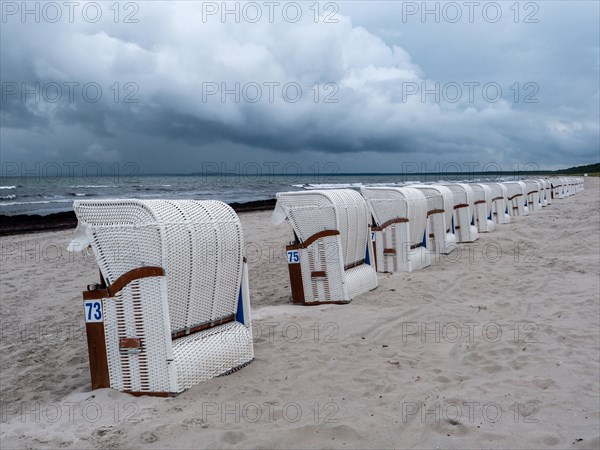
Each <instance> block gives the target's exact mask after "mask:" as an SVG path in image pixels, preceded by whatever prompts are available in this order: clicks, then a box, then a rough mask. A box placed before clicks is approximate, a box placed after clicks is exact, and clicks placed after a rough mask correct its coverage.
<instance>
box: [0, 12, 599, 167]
mask: <svg viewBox="0 0 600 450" xmlns="http://www.w3.org/2000/svg"><path fill="white" fill-rule="evenodd" d="M13 3H14V2H13ZM405 3H406V2H405ZM408 3H410V2H408ZM15 4H17V5H19V4H20V3H15ZM419 4H420V3H419ZM138 6H139V11H138V12H137V13H136V16H135V18H136V19H137V20H138V22H137V23H124V22H123V17H124V16H123V14H121V16H120V18H119V22H118V23H115V20H113V19H114V17H113V16H111V15H110V14H111V13H112V11H109V10H108V6H107V7H106V8H104V9H103V13H104V15H103V18H102V20H99V21H98V22H96V23H91V22H90V21H86V20H83V19H81V17H80V16H77V15H75V18H74V19H75V20H74V21H73V23H69V21H68V20H61V21H60V22H57V23H48V22H47V21H44V20H43V19H44V17H41V18H42V20H41V21H40V23H36V22H35V21H34V20H32V19H31V18H29V20H26V21H25V22H23V20H21V17H20V16H17V15H15V16H5V17H4V19H5V22H4V23H2V36H1V37H2V41H1V42H2V52H1V56H0V58H1V61H0V62H1V69H0V70H1V75H2V82H3V86H2V88H3V98H2V112H1V120H2V122H1V126H2V134H1V137H0V140H1V144H2V159H3V161H25V162H35V161H42V162H43V161H73V160H76V161H86V160H98V161H101V162H106V163H109V162H112V161H121V162H122V161H137V162H138V163H139V165H140V167H141V168H142V170H144V171H147V172H182V171H183V172H187V171H191V170H190V168H195V167H198V165H200V164H201V163H202V162H203V161H226V162H227V161H228V162H234V161H242V162H244V161H261V160H269V161H273V160H279V161H289V160H293V159H294V158H296V159H297V160H300V159H306V158H313V159H314V160H322V161H329V160H332V161H336V162H337V163H338V165H339V166H340V168H341V170H344V171H388V170H391V168H394V167H398V166H399V164H400V163H401V162H403V161H418V162H424V163H428V164H433V163H435V162H448V161H458V162H461V161H479V162H481V163H485V162H498V163H501V164H510V163H513V162H522V163H525V162H531V161H533V162H536V163H537V164H538V165H539V166H541V167H547V168H553V167H558V166H562V165H571V164H578V163H588V162H595V161H596V160H597V158H598V147H599V134H598V133H599V131H598V101H599V94H598V28H597V23H595V22H594V20H592V19H590V18H593V17H594V14H595V15H596V16H595V17H597V12H598V11H597V9H598V5H597V4H593V2H588V3H582V4H580V5H579V7H580V8H574V7H572V6H568V5H566V4H565V5H563V6H562V7H561V6H560V4H559V5H556V4H553V5H550V6H549V5H545V4H542V3H540V5H539V16H538V17H539V21H538V23H536V24H526V23H514V20H513V21H511V20H505V21H503V22H501V23H494V24H491V23H489V22H486V21H485V20H474V21H473V23H469V22H465V23H448V22H445V21H444V20H441V21H440V22H439V23H437V22H435V21H423V20H420V19H419V20H416V21H414V20H413V21H412V22H411V21H410V20H403V16H402V3H401V2H381V3H376V6H375V5H374V4H373V2H369V3H366V2H364V3H356V2H353V3H346V4H342V5H341V9H340V11H339V12H338V13H337V15H336V16H335V18H336V19H337V23H323V17H321V18H320V20H319V23H315V21H314V20H313V17H312V16H311V15H309V14H307V13H308V9H307V8H304V13H305V14H304V16H303V18H302V20H300V21H299V22H298V23H290V21H286V20H281V18H279V20H277V16H275V20H274V21H273V23H270V22H269V21H268V20H267V21H265V20H263V21H260V22H258V23H247V22H246V23H244V20H241V21H240V23H236V22H235V21H234V20H233V19H232V18H231V17H230V18H229V20H226V21H225V22H226V23H222V21H221V20H220V18H219V17H218V16H214V17H213V16H210V17H207V16H206V15H204V16H203V7H202V4H201V3H200V2H186V3H184V2H178V3H163V2H160V3H159V2H153V3H150V2H144V3H139V5H138ZM123 12H124V11H121V13H123ZM205 12H206V10H205ZM311 14H312V13H311ZM408 18H412V16H410V17H408ZM63 19H65V18H64V17H63ZM242 19H243V17H242ZM404 19H407V18H406V17H404ZM442 19H444V18H443V17H442ZM509 19H510V17H509ZM559 25H560V29H561V30H562V31H561V33H560V34H559V33H556V32H555V30H556V29H557V27H558V26H559ZM236 83H239V86H240V88H239V89H237V95H238V97H239V98H235V97H236V94H234V93H232V92H230V93H229V94H226V95H225V97H223V98H222V88H225V89H229V90H230V91H231V90H236ZM286 83H287V86H288V90H287V91H286V90H284V89H283V87H284V86H286ZM315 83H319V84H318V87H315V86H317V85H315ZM327 83H331V84H327ZM436 83H439V85H437V86H439V87H437V91H438V95H437V97H438V98H436V94H435V93H431V92H430V93H429V94H426V95H424V96H423V90H424V89H429V90H431V89H434V90H435V89H436ZM465 83H466V84H465ZM514 83H519V84H518V86H517V88H516V91H517V92H518V100H516V99H515V85H514ZM526 83H530V84H529V85H526ZM469 84H470V86H471V87H472V88H473V92H469ZM486 84H489V85H490V86H489V87H490V90H489V91H484V89H483V87H484V86H485V85H486ZM492 85H493V86H492ZM37 86H39V87H37ZM56 86H59V87H60V89H61V91H60V99H59V100H58V101H55V100H56V96H57V93H56ZM457 86H458V88H459V89H461V92H460V95H458V98H457V94H458V91H456V87H457ZM473 86H475V87H473ZM297 87H299V88H300V89H301V90H302V95H301V96H299V98H297V99H296V98H295V94H297V92H296V88H297ZM496 88H500V89H501V91H502V95H501V96H495V94H494V92H495V91H494V90H495V89H496ZM15 89H16V92H15ZM23 89H28V90H29V93H24V92H23ZM98 89H99V90H100V93H101V95H100V97H98V96H97V95H96V93H98ZM271 89H272V91H271ZM415 90H416V91H415ZM36 91H37V92H36ZM258 92H260V93H261V95H260V97H257V93H258ZM490 92H491V94H490ZM286 94H288V98H287V99H286V98H285V97H284V96H285V95H286ZM527 95H530V99H533V100H537V102H535V103H526V102H524V98H526V96H527ZM470 96H472V97H473V98H470ZM257 98H258V100H257ZM353 155H354V156H353ZM359 155H360V157H359Z"/></svg>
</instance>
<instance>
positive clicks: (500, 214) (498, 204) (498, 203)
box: [485, 183, 510, 224]
mask: <svg viewBox="0 0 600 450" xmlns="http://www.w3.org/2000/svg"><path fill="white" fill-rule="evenodd" d="M485 185H486V186H488V187H489V188H490V190H491V192H492V207H491V217H492V220H493V221H494V222H495V223H496V224H507V223H510V215H509V214H508V205H509V201H508V189H507V188H506V186H504V185H503V184H502V183H485Z"/></svg>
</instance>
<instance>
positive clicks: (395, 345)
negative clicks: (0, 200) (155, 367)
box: [0, 178, 600, 449]
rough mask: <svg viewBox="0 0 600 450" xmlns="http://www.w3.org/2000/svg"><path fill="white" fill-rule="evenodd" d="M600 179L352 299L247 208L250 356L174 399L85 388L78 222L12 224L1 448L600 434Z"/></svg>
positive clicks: (494, 441) (493, 444)
mask: <svg viewBox="0 0 600 450" xmlns="http://www.w3.org/2000/svg"><path fill="white" fill-rule="evenodd" d="M599 181H600V178H586V184H585V188H586V189H585V191H583V192H581V193H579V194H577V195H575V196H571V197H568V198H566V199H562V200H556V201H554V202H553V203H552V204H551V205H550V206H548V207H545V208H543V209H542V210H541V211H534V212H532V213H530V214H529V216H527V217H518V218H513V222H512V223H511V224H509V225H500V226H497V229H496V231H495V232H493V233H489V234H481V235H480V238H479V240H478V241H477V242H476V243H473V244H461V245H460V246H459V251H457V252H454V253H452V254H450V255H446V256H441V257H438V258H436V259H435V261H434V262H433V264H432V265H431V266H430V267H428V268H426V269H424V270H421V271H417V272H413V273H410V274H394V275H389V274H380V276H379V287H378V288H377V289H376V290H374V291H371V292H369V293H367V294H365V295H361V296H359V297H357V298H356V299H354V300H353V301H352V303H350V304H349V305H344V306H339V305H322V306H314V307H303V306H294V305H291V304H290V303H289V297H290V295H291V294H290V287H289V278H288V271H287V266H286V262H285V255H284V245H285V244H286V243H287V242H288V241H290V240H291V239H292V231H291V228H290V227H289V226H288V225H287V224H283V225H281V226H277V227H276V226H273V225H272V224H271V221H270V216H271V212H270V211H260V212H247V213H240V218H241V220H242V223H243V227H244V233H245V239H246V253H247V258H248V261H249V269H250V272H249V275H250V294H251V304H252V308H253V309H252V315H253V321H254V323H253V333H254V341H255V345H254V350H255V355H256V357H255V360H254V361H253V362H252V363H251V364H250V365H248V366H247V367H245V368H243V369H242V370H240V371H238V372H235V373H233V374H231V375H228V376H225V377H219V378H215V379H212V380H210V381H207V382H204V383H202V384H200V385H197V386H195V387H193V388H191V389H189V390H187V391H185V392H183V393H182V394H180V395H179V396H177V397H174V398H168V399H162V398H152V397H131V396H129V395H126V394H122V393H119V392H116V391H112V390H109V389H102V390H98V391H93V392H92V391H91V390H90V376H89V366H88V355H87V344H86V337H85V332H84V323H83V308H82V304H81V302H82V300H81V291H82V290H84V289H85V287H86V285H87V284H88V283H93V282H96V280H97V276H98V274H97V272H98V271H97V265H96V262H95V259H94V258H93V256H92V255H91V254H89V255H82V254H75V255H72V254H69V253H68V252H67V251H66V247H67V245H68V243H69V241H70V239H71V237H72V235H73V230H64V231H58V232H51V233H48V232H46V233H37V234H25V235H17V236H9V237H3V238H2V241H1V242H2V244H1V249H2V267H1V270H0V273H1V288H0V290H1V292H0V295H1V298H2V301H1V302H0V315H1V332H2V340H1V343H0V347H1V352H0V367H1V383H0V388H1V414H2V417H1V421H0V427H1V442H0V447H2V448H3V449H8V448H40V447H44V448H73V449H79V448H115V447H119V448H140V447H142V446H144V447H150V448H152V447H154V448H427V449H430V448H457V449H459V448H460V449H464V448H504V449H509V448H510V449H516V448H519V449H521V448H523V449H526V448H527V449H532V448H535V449H537V448H556V449H570V448H577V449H581V448H586V449H588V448H599V447H600V356H599V355H600V259H599V258H600V256H599V255H600V236H599V229H600V203H599V201H600V184H599Z"/></svg>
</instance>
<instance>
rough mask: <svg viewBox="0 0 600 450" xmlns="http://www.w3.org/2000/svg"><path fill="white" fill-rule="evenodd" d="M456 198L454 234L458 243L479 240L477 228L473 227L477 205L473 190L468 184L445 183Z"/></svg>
mask: <svg viewBox="0 0 600 450" xmlns="http://www.w3.org/2000/svg"><path fill="white" fill-rule="evenodd" d="M444 186H446V187H447V188H448V189H450V190H451V191H452V195H453V196H454V216H453V224H454V227H453V228H454V234H455V235H456V242H458V243H465V242H474V241H476V240H477V239H478V238H479V232H478V231H477V227H476V226H475V225H473V222H474V214H475V203H474V198H473V197H474V196H473V189H472V188H471V186H469V185H468V184H466V183H445V184H444Z"/></svg>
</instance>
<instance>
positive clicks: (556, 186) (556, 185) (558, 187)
mask: <svg viewBox="0 0 600 450" xmlns="http://www.w3.org/2000/svg"><path fill="white" fill-rule="evenodd" d="M550 194H551V197H552V200H557V199H559V198H562V181H561V180H560V178H557V177H554V178H550Z"/></svg>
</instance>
